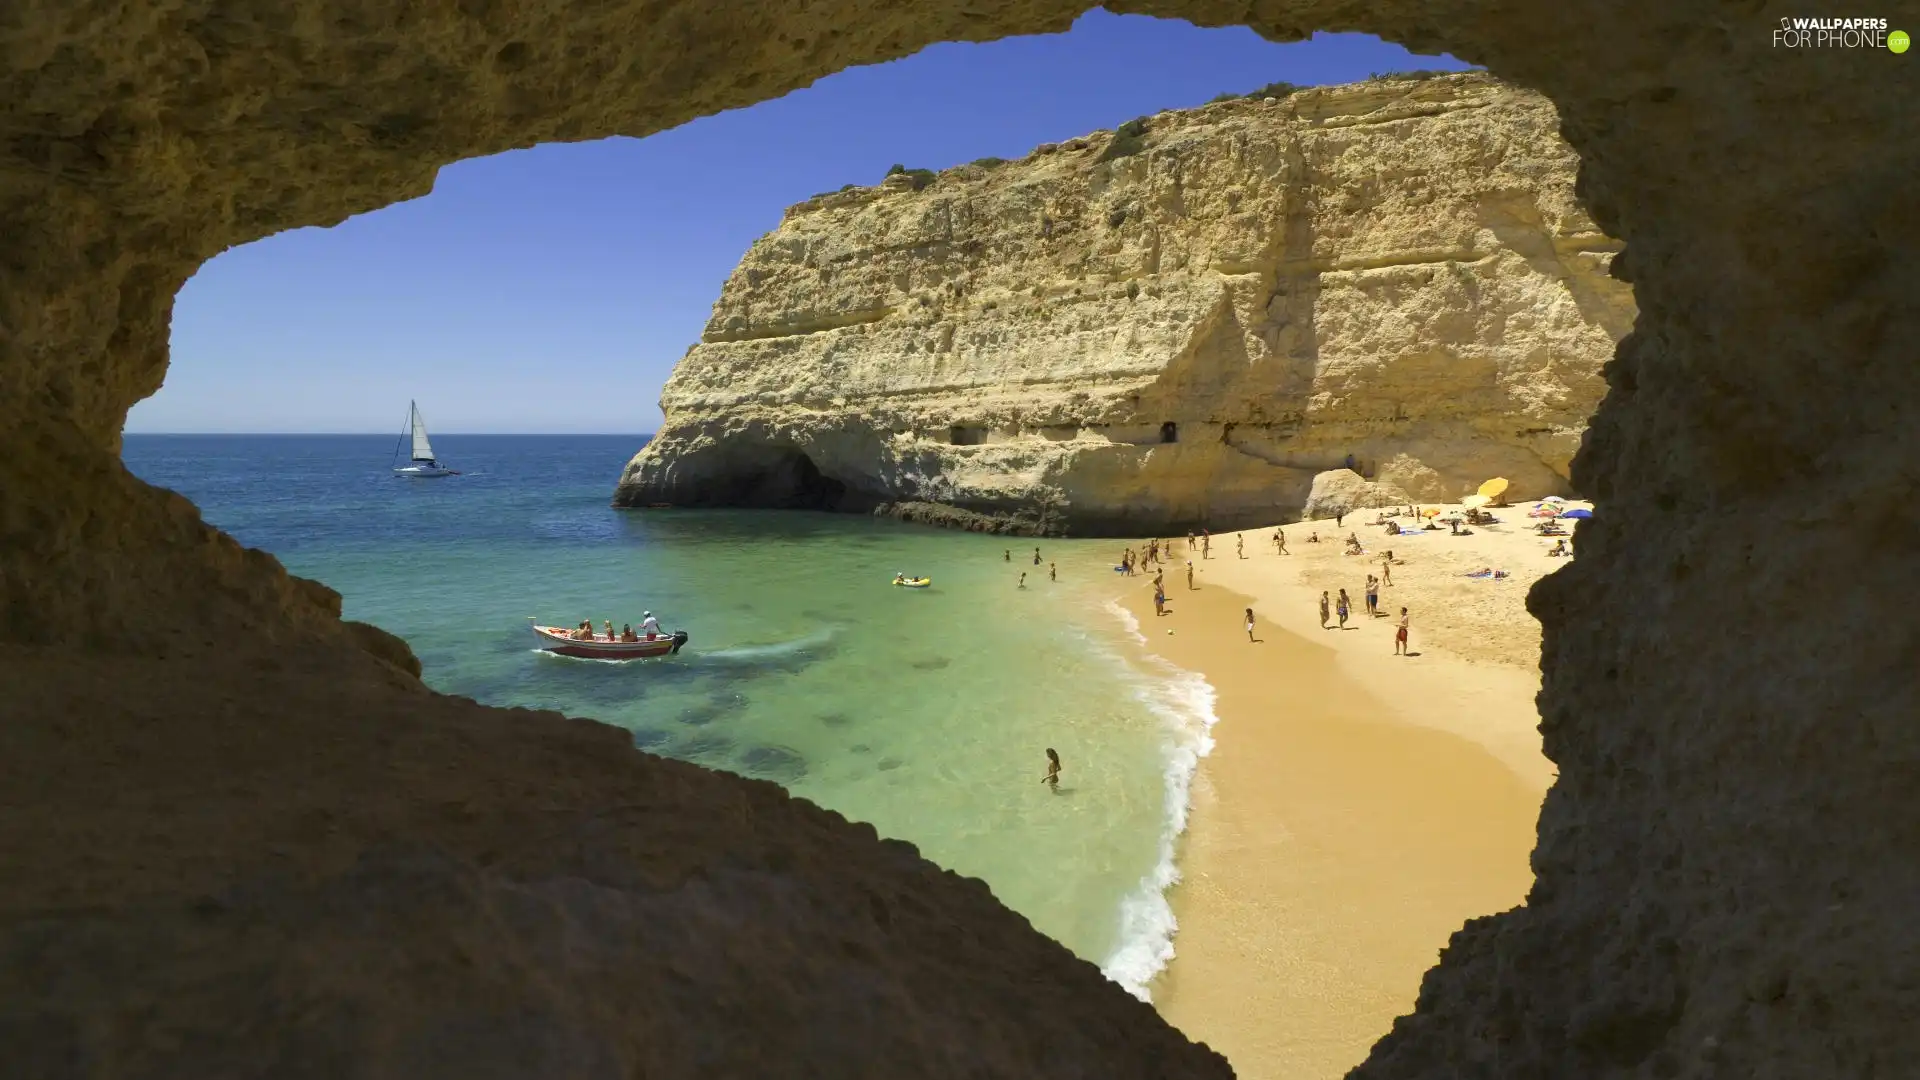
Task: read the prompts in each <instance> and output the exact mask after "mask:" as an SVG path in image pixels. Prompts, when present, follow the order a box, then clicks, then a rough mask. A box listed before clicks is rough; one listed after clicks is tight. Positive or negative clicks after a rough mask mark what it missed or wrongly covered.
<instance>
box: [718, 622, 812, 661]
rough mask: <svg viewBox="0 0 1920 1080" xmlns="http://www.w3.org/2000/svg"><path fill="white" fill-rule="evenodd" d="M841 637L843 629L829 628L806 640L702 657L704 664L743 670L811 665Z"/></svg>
mask: <svg viewBox="0 0 1920 1080" xmlns="http://www.w3.org/2000/svg"><path fill="white" fill-rule="evenodd" d="M839 636H840V627H838V626H829V627H827V628H826V629H824V630H821V631H819V632H817V633H812V634H808V635H807V636H806V637H801V638H794V639H793V640H792V641H778V642H774V643H772V644H768V645H733V646H730V647H728V648H725V649H715V650H713V651H712V652H703V653H701V654H700V661H701V662H702V663H703V664H732V665H736V666H740V667H773V666H780V665H782V664H785V663H788V662H791V661H794V660H800V661H807V662H810V661H812V660H813V659H815V658H816V655H817V654H819V653H821V652H822V651H824V650H826V649H829V648H831V647H832V645H833V643H834V639H836V638H838V637H839Z"/></svg>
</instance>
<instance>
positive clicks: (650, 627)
mask: <svg viewBox="0 0 1920 1080" xmlns="http://www.w3.org/2000/svg"><path fill="white" fill-rule="evenodd" d="M640 632H641V633H642V634H645V635H646V638H647V640H648V641H652V640H653V639H654V638H657V637H659V636H660V620H659V619H656V618H654V617H653V612H651V611H643V612H641V613H640Z"/></svg>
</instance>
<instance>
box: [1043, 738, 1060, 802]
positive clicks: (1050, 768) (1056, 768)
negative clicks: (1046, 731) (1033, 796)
mask: <svg viewBox="0 0 1920 1080" xmlns="http://www.w3.org/2000/svg"><path fill="white" fill-rule="evenodd" d="M1040 782H1041V783H1043V784H1045V785H1047V786H1048V787H1049V788H1052V789H1053V793H1054V794H1055V795H1058V794H1060V755H1059V754H1056V753H1054V752H1053V747H1051V746H1049V747H1047V775H1045V776H1043V777H1041V778H1040Z"/></svg>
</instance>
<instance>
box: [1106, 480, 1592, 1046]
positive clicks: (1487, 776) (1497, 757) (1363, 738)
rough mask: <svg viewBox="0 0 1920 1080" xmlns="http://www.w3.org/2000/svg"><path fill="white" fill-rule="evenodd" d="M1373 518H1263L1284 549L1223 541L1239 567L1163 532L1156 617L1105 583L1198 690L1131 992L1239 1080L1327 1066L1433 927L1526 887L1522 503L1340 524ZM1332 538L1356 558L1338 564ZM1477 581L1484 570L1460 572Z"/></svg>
mask: <svg viewBox="0 0 1920 1080" xmlns="http://www.w3.org/2000/svg"><path fill="white" fill-rule="evenodd" d="M1447 509H1451V508H1447ZM1376 513H1377V511H1373V510H1367V511H1362V512H1360V513H1356V514H1353V515H1348V516H1347V517H1346V519H1345V521H1344V523H1343V524H1341V525H1336V523H1335V522H1334V521H1332V520H1326V521H1308V522H1301V523H1297V524H1289V525H1286V526H1284V528H1285V532H1286V537H1287V547H1288V551H1289V552H1290V554H1287V555H1279V554H1276V552H1275V549H1274V546H1273V543H1272V539H1271V538H1272V533H1273V530H1272V529H1259V530H1250V531H1248V532H1247V533H1245V534H1244V537H1245V556H1244V557H1238V556H1237V553H1236V543H1235V542H1236V539H1237V535H1236V534H1233V533H1227V534H1221V535H1216V536H1215V537H1213V543H1212V557H1211V558H1205V559H1203V558H1202V557H1201V555H1200V552H1199V550H1198V549H1195V550H1193V551H1192V552H1189V551H1188V550H1187V547H1186V541H1185V539H1184V538H1177V539H1176V540H1175V541H1174V544H1173V547H1174V552H1173V555H1174V560H1173V562H1172V563H1171V564H1170V565H1169V566H1168V569H1167V575H1166V591H1167V599H1168V604H1167V614H1166V615H1164V616H1160V617H1156V616H1155V614H1154V610H1153V602H1152V594H1153V588H1152V584H1151V582H1152V577H1151V573H1150V572H1149V573H1146V574H1141V575H1136V576H1134V577H1131V578H1118V581H1119V582H1120V583H1122V584H1121V586H1120V587H1121V590H1122V593H1123V595H1122V598H1121V603H1122V604H1123V605H1124V606H1125V607H1126V608H1127V609H1128V610H1129V611H1130V612H1132V613H1133V615H1134V617H1135V618H1136V619H1138V620H1139V623H1140V627H1141V631H1142V633H1143V634H1144V635H1145V637H1146V641H1147V647H1148V648H1149V649H1150V650H1151V651H1153V652H1154V653H1156V654H1158V655H1159V656H1160V657H1162V658H1163V659H1165V660H1166V661H1168V662H1170V663H1173V664H1175V665H1177V666H1179V667H1182V668H1186V669H1188V670H1191V671H1198V672H1201V673H1202V674H1204V675H1205V676H1206V678H1207V679H1208V681H1209V682H1211V683H1212V684H1213V686H1214V688H1215V690H1216V692H1217V694H1218V700H1217V705H1216V711H1217V713H1218V716H1219V718H1220V719H1219V723H1218V724H1217V725H1216V726H1215V728H1214V738H1215V742H1216V745H1215V748H1214V750H1213V753H1212V754H1211V756H1209V757H1208V758H1207V759H1205V760H1204V761H1203V762H1202V763H1201V766H1200V771H1199V774H1198V776H1197V777H1196V779H1195V784H1194V791H1193V812H1192V816H1191V818H1190V822H1189V829H1188V833H1187V836H1186V838H1185V841H1184V846H1183V849H1182V854H1181V859H1180V866H1181V873H1182V881H1181V883H1180V884H1179V885H1178V886H1176V888H1175V890H1174V896H1173V905H1174V910H1175V913H1176V916H1177V918H1178V919H1179V925H1180V929H1179V935H1178V938H1177V939H1176V941H1175V949H1176V954H1175V958H1174V960H1173V962H1172V964H1171V965H1170V966H1169V968H1168V969H1167V971H1166V972H1165V973H1164V974H1163V975H1162V976H1161V978H1160V979H1159V980H1158V981H1157V983H1156V984H1155V986H1154V988H1153V990H1154V1000H1155V1002H1156V1003H1157V1004H1158V1005H1159V1008H1160V1010H1161V1012H1162V1013H1163V1014H1164V1015H1165V1016H1166V1017H1167V1018H1168V1019H1169V1020H1171V1021H1172V1022H1173V1023H1174V1024H1176V1025H1177V1026H1179V1027H1180V1028H1181V1029H1182V1030H1184V1031H1185V1032H1187V1033H1188V1034H1189V1035H1191V1036H1193V1037H1194V1038H1197V1039H1200V1040H1203V1041H1205V1042H1207V1043H1208V1044H1210V1045H1212V1046H1213V1047H1214V1048H1216V1049H1218V1050H1220V1051H1221V1052H1222V1053H1224V1054H1226V1055H1227V1056H1228V1058H1229V1059H1230V1060H1231V1061H1232V1062H1233V1065H1234V1068H1235V1070H1236V1071H1237V1072H1238V1074H1239V1075H1240V1076H1242V1077H1244V1078H1248V1080H1265V1078H1285V1080H1316V1078H1321V1077H1327V1078H1331V1077H1338V1076H1341V1075H1343V1074H1344V1073H1345V1072H1346V1071H1347V1070H1348V1069H1349V1068H1351V1067H1352V1066H1353V1065H1355V1064H1357V1063H1358V1062H1359V1061H1361V1060H1362V1059H1363V1058H1364V1057H1365V1056H1366V1053H1367V1050H1368V1048H1369V1047H1370V1046H1371V1045H1372V1044H1373V1042H1374V1041H1375V1040H1376V1039H1378V1038H1379V1037H1380V1036H1381V1035H1383V1034H1385V1033H1386V1031H1387V1029H1388V1028H1389V1027H1390V1026H1391V1025H1392V1022H1393V1019H1394V1018H1395V1017H1397V1016H1399V1015H1401V1014H1403V1013H1405V1012H1408V1011H1410V1010H1411V1008H1412V1007H1413V1003H1414V999H1415V996H1416V994H1417V992H1418V989H1419V983H1420V978H1421V976H1422V975H1423V974H1424V973H1425V971H1426V969H1427V968H1428V967H1430V966H1431V965H1432V964H1433V962H1434V960H1435V958H1436V956H1437V954H1438V952H1439V950H1440V949H1441V948H1442V947H1443V946H1444V945H1445V944H1446V941H1447V938H1448V937H1449V936H1450V935H1451V934H1452V933H1453V931H1455V930H1456V929H1458V928H1459V927H1460V925H1461V923H1463V922H1464V921H1465V920H1467V919H1469V918H1472V917H1474V916H1478V915H1485V914H1489V913H1492V912H1495V911H1500V910H1504V909H1507V908H1510V907H1512V906H1514V905H1516V904H1518V903H1520V902H1521V901H1522V900H1523V899H1524V898H1525V895H1526V892H1527V889H1528V887H1529V886H1530V885H1531V883H1532V880H1533V878H1532V873H1531V870H1530V869H1529V865H1528V855H1529V853H1530V851H1531V850H1532V847H1533V839H1534V824H1535V820H1536V818H1537V816H1538V813H1539V806H1540V800H1541V798H1542V797H1543V795H1544V794H1545V792H1546V788H1547V786H1548V785H1549V784H1550V783H1551V781H1552V777H1553V767H1552V764H1551V763H1550V762H1548V761H1547V760H1546V759H1545V758H1544V757H1542V756H1541V753H1540V739H1539V734H1538V732H1537V730H1536V727H1537V724H1538V714H1537V712H1536V710H1535V707H1534V694H1535V693H1536V692H1537V691H1538V689H1539V652H1540V635H1539V624H1538V623H1537V622H1536V621H1535V620H1534V619H1533V618H1532V616H1530V615H1529V614H1528V613H1527V611H1526V609H1525V596H1526V591H1527V589H1528V588H1529V587H1530V586H1531V585H1532V584H1533V582H1534V581H1536V580H1538V579H1539V578H1540V577H1541V576H1543V575H1544V574H1546V573H1548V572H1550V571H1552V570H1553V569H1554V568H1555V567H1557V566H1559V565H1561V562H1562V560H1560V559H1557V558H1549V557H1547V556H1546V550H1547V548H1548V547H1549V546H1550V545H1551V543H1552V540H1549V539H1544V538H1541V537H1540V536H1538V535H1537V534H1536V533H1534V531H1533V529H1532V526H1533V525H1534V524H1535V522H1533V521H1530V520H1529V519H1528V518H1527V516H1526V509H1525V507H1512V508H1503V509H1499V510H1496V511H1495V513H1496V515H1497V516H1498V517H1499V518H1500V519H1501V523H1500V524H1498V525H1493V526H1488V527H1479V528H1475V529H1474V530H1473V532H1472V533H1471V535H1459V536H1455V535H1453V534H1452V533H1451V531H1449V530H1448V529H1446V528H1445V527H1443V528H1442V529H1441V530H1439V531H1426V532H1422V533H1420V534H1419V535H1402V536H1387V535H1386V534H1385V532H1384V529H1383V528H1382V527H1379V526H1375V525H1370V524H1363V521H1364V522H1372V521H1373V519H1374V517H1375V515H1376ZM1398 520H1400V521H1401V522H1402V523H1403V524H1405V523H1407V522H1408V520H1409V519H1406V518H1401V519H1398ZM1315 533H1318V535H1319V536H1320V539H1321V542H1320V543H1312V542H1309V539H1308V538H1309V536H1311V535H1313V534H1315ZM1349 533H1354V534H1357V535H1358V536H1359V538H1360V540H1361V543H1362V544H1363V546H1364V547H1365V549H1366V554H1365V555H1364V556H1356V555H1347V554H1345V551H1346V544H1345V539H1346V537H1347V536H1348V534H1349ZM1144 548H1145V545H1144V543H1138V544H1136V545H1135V549H1136V550H1137V551H1144ZM1388 550H1391V551H1392V552H1393V556H1394V559H1395V562H1394V565H1393V566H1392V584H1391V585H1386V586H1383V587H1382V588H1381V591H1380V593H1381V595H1380V610H1381V611H1382V612H1383V613H1390V614H1388V615H1387V617H1378V618H1371V619H1370V618H1369V617H1368V616H1367V614H1366V611H1365V602H1364V592H1365V588H1364V586H1365V582H1366V578H1367V575H1368V574H1369V573H1373V574H1378V573H1380V569H1381V568H1380V559H1381V558H1382V557H1383V556H1384V554H1385V553H1386V551H1388ZM1189 558H1191V559H1192V560H1193V567H1194V583H1195V586H1196V588H1194V589H1193V590H1189V589H1188V587H1187V583H1186V576H1185V565H1184V563H1185V561H1186V560H1187V559H1189ZM1481 568H1491V569H1495V570H1505V571H1506V572H1507V575H1508V576H1506V577H1504V578H1470V577H1466V576H1464V575H1465V574H1467V573H1468V572H1470V571H1474V570H1478V569H1481ZM1341 588H1345V589H1346V590H1347V592H1348V595H1349V596H1350V597H1351V598H1352V615H1351V617H1350V618H1349V620H1348V623H1347V628H1346V629H1337V628H1336V629H1322V628H1321V627H1320V617H1319V608H1318V602H1319V596H1320V593H1321V591H1322V590H1326V591H1328V592H1330V593H1332V594H1333V595H1334V596H1335V597H1337V596H1338V590H1339V589H1341ZM1248 607H1251V608H1253V610H1254V614H1255V632H1254V637H1255V638H1256V639H1257V640H1256V641H1253V642H1249V641H1248V639H1247V634H1246V631H1245V626H1244V616H1243V611H1244V609H1245V608H1248ZM1402 607H1406V608H1408V609H1409V613H1410V622H1411V627H1410V635H1409V637H1410V650H1411V655H1409V656H1404V657H1403V656H1395V655H1394V648H1393V639H1394V622H1395V620H1394V618H1393V617H1391V616H1397V615H1398V614H1399V610H1400V608H1402ZM1169 630H1171V631H1173V633H1172V634H1169V633H1168V631H1169Z"/></svg>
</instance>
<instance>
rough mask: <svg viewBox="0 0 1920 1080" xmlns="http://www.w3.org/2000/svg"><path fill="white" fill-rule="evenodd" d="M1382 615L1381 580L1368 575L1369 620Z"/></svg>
mask: <svg viewBox="0 0 1920 1080" xmlns="http://www.w3.org/2000/svg"><path fill="white" fill-rule="evenodd" d="M1378 614H1380V579H1379V578H1377V577H1374V576H1373V575H1372V574H1368V575H1367V618H1369V619H1371V618H1373V617H1374V616H1376V615H1378Z"/></svg>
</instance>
